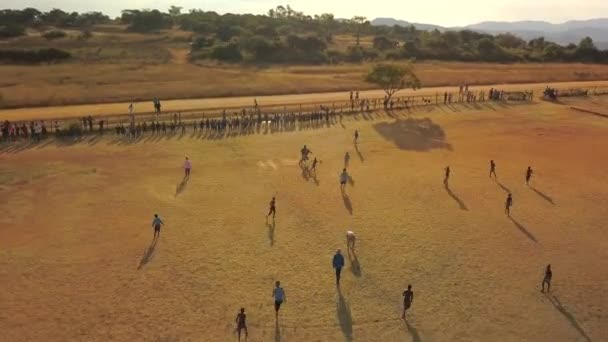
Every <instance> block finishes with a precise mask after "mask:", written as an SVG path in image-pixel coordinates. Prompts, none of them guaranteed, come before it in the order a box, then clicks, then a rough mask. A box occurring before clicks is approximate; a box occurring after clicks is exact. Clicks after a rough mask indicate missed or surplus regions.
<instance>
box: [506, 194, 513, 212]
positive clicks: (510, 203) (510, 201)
mask: <svg viewBox="0 0 608 342" xmlns="http://www.w3.org/2000/svg"><path fill="white" fill-rule="evenodd" d="M512 206H513V197H512V196H511V194H509V196H507V202H506V203H505V214H507V215H509V216H511V207H512Z"/></svg>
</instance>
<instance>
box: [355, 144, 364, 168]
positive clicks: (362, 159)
mask: <svg viewBox="0 0 608 342" xmlns="http://www.w3.org/2000/svg"><path fill="white" fill-rule="evenodd" d="M355 151H357V155H358V156H359V159H361V162H362V163H364V162H365V158H363V153H361V150H359V144H357V143H355Z"/></svg>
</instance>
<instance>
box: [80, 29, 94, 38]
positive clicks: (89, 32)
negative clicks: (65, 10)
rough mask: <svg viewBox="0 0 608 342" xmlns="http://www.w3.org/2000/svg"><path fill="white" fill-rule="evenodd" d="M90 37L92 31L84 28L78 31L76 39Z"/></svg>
mask: <svg viewBox="0 0 608 342" xmlns="http://www.w3.org/2000/svg"><path fill="white" fill-rule="evenodd" d="M91 37H93V33H92V32H91V31H89V30H84V31H82V32H80V35H79V36H78V39H80V40H87V39H90V38H91Z"/></svg>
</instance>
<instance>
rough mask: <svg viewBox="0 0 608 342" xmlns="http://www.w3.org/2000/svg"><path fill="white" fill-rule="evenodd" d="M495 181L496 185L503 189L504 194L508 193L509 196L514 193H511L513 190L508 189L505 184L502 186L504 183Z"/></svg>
mask: <svg viewBox="0 0 608 342" xmlns="http://www.w3.org/2000/svg"><path fill="white" fill-rule="evenodd" d="M494 181H495V182H496V184H498V186H499V187H500V188H501V189H502V190H503V191H504V192H506V193H508V194H510V193H512V192H511V189H509V188H507V187H506V186H505V185H504V184H502V183H501V182H500V181H499V180H497V179H494Z"/></svg>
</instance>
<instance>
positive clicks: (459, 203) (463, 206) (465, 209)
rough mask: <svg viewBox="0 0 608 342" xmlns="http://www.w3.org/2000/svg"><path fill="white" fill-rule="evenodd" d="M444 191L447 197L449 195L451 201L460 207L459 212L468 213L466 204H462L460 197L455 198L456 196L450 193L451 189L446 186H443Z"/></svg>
mask: <svg viewBox="0 0 608 342" xmlns="http://www.w3.org/2000/svg"><path fill="white" fill-rule="evenodd" d="M445 191H447V192H448V195H450V197H452V199H454V201H456V203H458V205H459V206H460V210H464V211H469V208H467V206H466V204H464V202H463V201H462V200H461V199H460V197H458V196H456V194H455V193H453V192H452V189H450V187H449V186H448V185H447V184H446V185H445Z"/></svg>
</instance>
